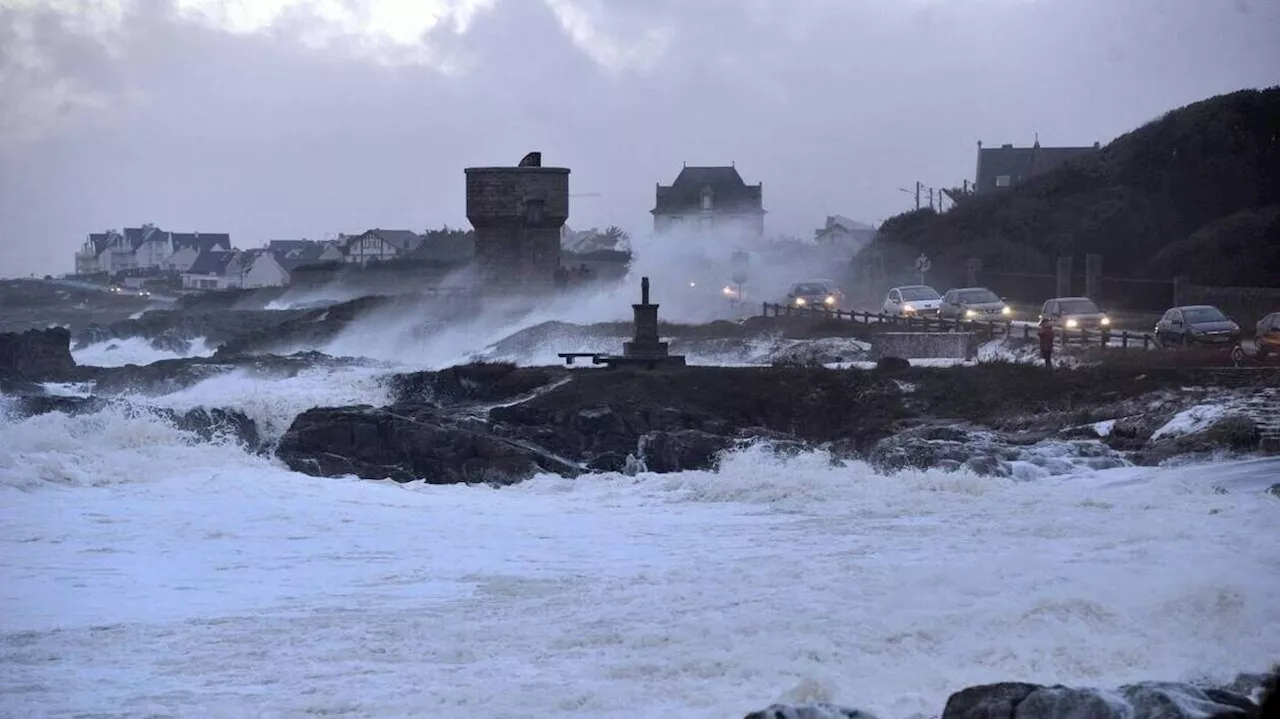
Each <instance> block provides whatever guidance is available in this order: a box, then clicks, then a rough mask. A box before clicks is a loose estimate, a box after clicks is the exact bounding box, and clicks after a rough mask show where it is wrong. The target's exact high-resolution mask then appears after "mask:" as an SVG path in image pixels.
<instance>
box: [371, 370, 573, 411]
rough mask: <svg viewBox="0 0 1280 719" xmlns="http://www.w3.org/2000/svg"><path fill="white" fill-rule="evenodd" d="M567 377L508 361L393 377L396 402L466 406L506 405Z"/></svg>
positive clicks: (391, 381) (562, 372) (561, 373)
mask: <svg viewBox="0 0 1280 719" xmlns="http://www.w3.org/2000/svg"><path fill="white" fill-rule="evenodd" d="M563 376H565V370H563V369H560V368H557V367H517V366H516V365H514V364H511V363H507V362H473V363H471V364H465V365H458V366H455V367H450V368H448V369H445V370H440V371H437V372H411V373H407V374H397V375H393V376H392V377H391V378H390V380H389V382H390V386H391V390H392V393H393V396H394V397H395V401H396V402H418V403H421V402H431V403H434V404H466V403H477V402H504V401H508V400H513V399H516V398H518V397H520V396H522V395H526V394H528V393H530V392H533V391H535V390H537V389H538V388H540V387H544V386H546V385H548V384H550V383H551V382H553V381H554V380H556V379H558V378H560V377H563Z"/></svg>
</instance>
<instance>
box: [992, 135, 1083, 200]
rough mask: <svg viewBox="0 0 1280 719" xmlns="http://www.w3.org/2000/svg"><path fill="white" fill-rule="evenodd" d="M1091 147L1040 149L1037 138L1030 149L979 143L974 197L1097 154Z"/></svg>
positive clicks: (1020, 182) (998, 190)
mask: <svg viewBox="0 0 1280 719" xmlns="http://www.w3.org/2000/svg"><path fill="white" fill-rule="evenodd" d="M1099 147H1100V144H1099V143H1097V142H1095V143H1093V147H1041V146H1040V140H1039V138H1037V139H1036V142H1035V144H1034V145H1032V146H1031V147H1014V146H1013V145H1001V146H1000V147H983V146H982V142H981V141H979V142H978V174H977V177H976V179H975V181H974V185H973V191H974V194H978V195H982V194H987V193H991V192H1000V191H1002V190H1007V189H1009V188H1010V187H1016V186H1017V185H1020V184H1022V183H1023V182H1026V181H1027V180H1029V179H1031V178H1033V177H1035V176H1037V175H1043V174H1044V173H1046V172H1048V171H1050V170H1052V169H1053V168H1055V167H1058V166H1059V165H1061V164H1063V163H1064V162H1067V161H1068V160H1071V159H1074V158H1077V157H1081V156H1083V155H1088V154H1090V153H1093V152H1097V151H1098V148H1099Z"/></svg>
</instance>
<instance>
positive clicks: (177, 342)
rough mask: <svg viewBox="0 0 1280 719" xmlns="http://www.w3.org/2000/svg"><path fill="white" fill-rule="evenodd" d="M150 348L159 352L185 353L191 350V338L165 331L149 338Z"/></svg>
mask: <svg viewBox="0 0 1280 719" xmlns="http://www.w3.org/2000/svg"><path fill="white" fill-rule="evenodd" d="M151 348H152V349H155V350H159V351H161V352H173V353H174V354H179V355H185V354H187V353H188V352H190V351H191V340H189V339H184V338H182V337H178V336H176V335H173V334H170V333H168V332H166V333H164V334H162V335H160V336H159V337H153V338H151Z"/></svg>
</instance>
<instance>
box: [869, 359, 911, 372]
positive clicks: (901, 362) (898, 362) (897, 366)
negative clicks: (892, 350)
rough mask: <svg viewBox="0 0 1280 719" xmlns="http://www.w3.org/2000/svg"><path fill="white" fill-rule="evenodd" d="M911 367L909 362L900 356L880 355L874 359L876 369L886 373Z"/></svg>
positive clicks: (902, 370)
mask: <svg viewBox="0 0 1280 719" xmlns="http://www.w3.org/2000/svg"><path fill="white" fill-rule="evenodd" d="M909 369H911V362H909V361H908V360H905V359H903V358H901V357H881V358H880V359H878V360H876V370H877V371H879V372H884V373H886V374H890V373H898V372H906V371H907V370H909Z"/></svg>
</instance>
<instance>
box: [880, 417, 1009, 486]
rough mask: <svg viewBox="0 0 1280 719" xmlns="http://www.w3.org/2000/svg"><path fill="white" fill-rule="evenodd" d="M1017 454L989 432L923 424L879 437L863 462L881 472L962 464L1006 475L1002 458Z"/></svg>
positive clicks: (985, 472)
mask: <svg viewBox="0 0 1280 719" xmlns="http://www.w3.org/2000/svg"><path fill="white" fill-rule="evenodd" d="M1017 456H1018V451H1017V450H1014V449H1011V448H1009V447H1008V446H1005V445H1003V444H1001V443H999V442H998V440H997V439H996V438H994V437H993V436H989V435H983V434H977V433H973V432H969V431H966V430H963V429H960V428H957V427H950V426H944V425H924V426H920V427H913V428H910V429H906V430H903V431H901V432H899V433H897V434H895V435H893V436H890V437H886V438H884V439H882V440H880V441H879V442H877V443H876V444H875V446H874V447H872V448H871V451H870V452H869V453H868V455H867V462H868V463H869V464H870V465H871V466H872V467H875V468H876V469H877V470H879V471H881V472H897V471H900V470H903V469H908V468H914V469H931V468H939V469H957V468H959V467H961V466H965V467H968V468H969V469H970V470H971V471H974V472H976V473H978V474H988V475H995V476H1008V475H1009V474H1010V472H1009V470H1008V467H1007V466H1005V465H1004V464H1003V463H1002V462H1003V461H1008V460H1011V459H1015V458H1017Z"/></svg>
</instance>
